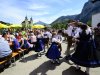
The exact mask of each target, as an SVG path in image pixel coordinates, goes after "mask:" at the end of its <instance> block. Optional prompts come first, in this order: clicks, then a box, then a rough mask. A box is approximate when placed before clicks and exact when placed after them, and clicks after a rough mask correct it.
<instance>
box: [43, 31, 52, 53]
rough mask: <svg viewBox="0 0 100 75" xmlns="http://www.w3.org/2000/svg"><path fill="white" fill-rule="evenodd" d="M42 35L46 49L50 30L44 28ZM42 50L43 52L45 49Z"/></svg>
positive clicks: (50, 35)
mask: <svg viewBox="0 0 100 75" xmlns="http://www.w3.org/2000/svg"><path fill="white" fill-rule="evenodd" d="M43 37H44V44H45V46H47V49H48V48H49V43H50V39H51V37H52V34H51V33H50V31H49V30H48V29H45V31H44V34H43ZM44 52H45V50H44Z"/></svg>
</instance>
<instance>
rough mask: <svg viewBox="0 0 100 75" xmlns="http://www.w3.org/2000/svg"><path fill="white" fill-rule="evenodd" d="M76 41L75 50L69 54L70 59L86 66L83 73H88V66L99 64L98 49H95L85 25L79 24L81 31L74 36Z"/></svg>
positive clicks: (92, 66) (77, 65)
mask: <svg viewBox="0 0 100 75" xmlns="http://www.w3.org/2000/svg"><path fill="white" fill-rule="evenodd" d="M74 40H75V41H77V47H76V51H75V52H74V53H73V54H72V55H71V60H72V61H73V62H74V63H75V64H76V69H77V70H79V69H80V67H79V66H83V67H86V71H85V73H86V74H87V75H89V70H90V68H95V67H99V66H100V51H98V50H96V46H95V42H94V40H93V38H92V35H91V30H90V28H89V27H88V26H87V25H81V31H80V32H79V33H77V34H76V35H75V36H74Z"/></svg>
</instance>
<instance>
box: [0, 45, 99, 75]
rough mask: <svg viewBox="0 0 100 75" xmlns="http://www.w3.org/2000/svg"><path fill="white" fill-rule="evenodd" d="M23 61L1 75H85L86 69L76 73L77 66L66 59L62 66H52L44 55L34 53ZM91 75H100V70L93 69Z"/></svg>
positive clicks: (26, 56) (64, 48)
mask: <svg viewBox="0 0 100 75" xmlns="http://www.w3.org/2000/svg"><path fill="white" fill-rule="evenodd" d="M62 46H63V52H62V56H63V57H64V56H65V55H64V52H65V50H66V44H65V43H63V44H62ZM25 60H26V61H25V62H24V61H23V59H20V60H18V61H16V66H13V67H10V68H7V69H6V70H5V71H4V72H2V73H1V74H0V75H85V73H84V71H85V68H84V67H82V69H81V71H75V67H74V66H75V65H72V64H69V63H68V62H67V61H66V60H65V59H64V58H62V59H61V64H60V65H58V64H51V62H50V60H49V59H47V58H46V57H45V55H43V56H42V57H39V58H37V55H36V53H35V52H34V51H31V52H30V53H28V54H26V55H25ZM90 75H100V68H94V69H91V71H90Z"/></svg>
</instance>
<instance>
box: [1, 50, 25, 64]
mask: <svg viewBox="0 0 100 75" xmlns="http://www.w3.org/2000/svg"><path fill="white" fill-rule="evenodd" d="M26 50H27V49H22V50H18V51H16V52H12V57H11V59H5V60H3V61H1V62H0V65H4V64H5V63H7V61H9V60H10V61H11V60H14V62H15V57H16V56H17V55H20V54H21V53H22V54H23V56H24V51H26ZM11 63H12V62H11Z"/></svg>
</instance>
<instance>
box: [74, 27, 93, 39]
mask: <svg viewBox="0 0 100 75" xmlns="http://www.w3.org/2000/svg"><path fill="white" fill-rule="evenodd" d="M80 32H82V29H79V31H78V32H77V33H76V34H75V36H74V38H79V37H80V36H79V33H80ZM91 32H92V30H91V29H90V28H87V29H86V34H89V33H90V34H91Z"/></svg>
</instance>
